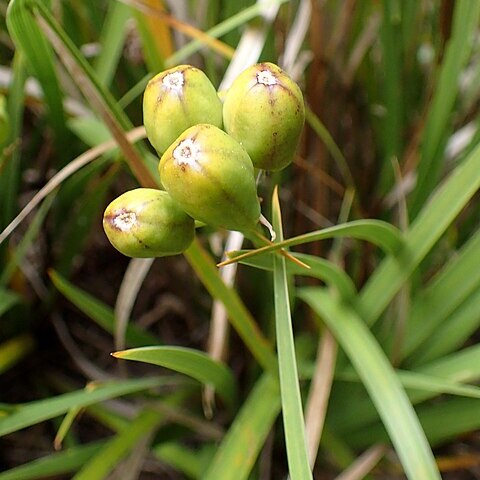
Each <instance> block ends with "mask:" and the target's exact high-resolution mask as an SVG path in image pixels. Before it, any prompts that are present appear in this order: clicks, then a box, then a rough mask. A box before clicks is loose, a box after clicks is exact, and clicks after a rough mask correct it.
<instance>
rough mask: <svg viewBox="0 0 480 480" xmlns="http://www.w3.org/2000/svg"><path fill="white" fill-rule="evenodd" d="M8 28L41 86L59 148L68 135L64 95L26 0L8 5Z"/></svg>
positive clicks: (48, 49)
mask: <svg viewBox="0 0 480 480" xmlns="http://www.w3.org/2000/svg"><path fill="white" fill-rule="evenodd" d="M6 21H7V26H8V30H9V32H10V35H11V36H12V38H13V39H14V41H15V44H16V45H17V46H18V47H19V49H20V50H21V51H22V52H23V54H24V55H25V58H26V59H27V62H28V63H29V65H30V66H31V68H32V70H33V72H35V76H36V78H37V79H38V80H39V82H40V84H41V85H42V90H43V94H44V96H45V101H46V103H47V104H48V109H49V118H50V122H51V124H52V125H53V127H54V131H55V134H56V136H57V141H58V146H59V148H62V145H63V146H64V145H65V144H66V143H65V142H66V141H67V138H68V135H67V130H66V128H65V115H64V111H63V94H62V91H61V88H60V85H59V82H58V78H57V74H56V70H55V63H54V56H53V51H52V48H51V46H50V45H49V44H48V42H47V41H46V39H45V37H44V36H43V35H42V32H41V30H40V28H39V27H38V25H37V23H36V21H35V19H34V16H33V13H32V2H31V1H29V0H12V1H11V2H10V3H9V4H8V10H7V18H6Z"/></svg>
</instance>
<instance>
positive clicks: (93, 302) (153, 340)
mask: <svg viewBox="0 0 480 480" xmlns="http://www.w3.org/2000/svg"><path fill="white" fill-rule="evenodd" d="M49 275H50V279H51V280H52V282H53V284H54V285H55V287H56V288H57V290H58V291H59V292H60V293H61V294H62V295H64V296H65V297H66V298H67V299H68V300H70V301H71V302H72V303H73V304H74V305H75V306H76V307H77V308H78V309H79V310H80V311H81V312H83V313H84V314H85V315H86V316H87V317H89V318H91V319H92V320H93V321H94V322H95V323H96V324H97V325H99V326H100V327H102V328H103V329H104V330H106V331H107V332H109V333H111V334H112V335H113V333H114V330H115V316H114V314H113V310H112V309H111V308H110V307H107V306H106V305H105V304H103V303H102V302H100V300H98V299H97V298H95V297H94V296H93V295H90V294H88V293H86V292H84V291H83V290H81V289H80V288H78V287H76V286H75V285H73V284H72V283H70V282H68V281H67V280H66V279H65V278H63V277H62V276H61V275H59V274H58V273H57V272H55V271H54V270H50V271H49ZM126 339H127V343H128V344H130V345H132V346H144V345H152V344H157V343H158V342H159V339H158V338H157V337H155V336H154V335H152V334H150V333H148V332H146V331H144V330H141V329H140V328H138V327H136V326H135V325H132V324H129V325H128V326H127V330H126Z"/></svg>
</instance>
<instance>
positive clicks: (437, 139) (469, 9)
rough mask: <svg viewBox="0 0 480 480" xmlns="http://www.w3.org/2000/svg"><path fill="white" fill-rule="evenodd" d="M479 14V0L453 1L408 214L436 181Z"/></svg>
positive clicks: (419, 203) (414, 211) (413, 215)
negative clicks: (446, 38)
mask: <svg viewBox="0 0 480 480" xmlns="http://www.w3.org/2000/svg"><path fill="white" fill-rule="evenodd" d="M479 17H480V3H479V2H477V1H476V0H464V1H463V2H456V3H455V10H454V17H453V26H452V33H451V36H450V38H449V40H448V44H447V48H446V51H445V56H444V59H443V61H442V63H441V67H440V72H439V77H438V82H437V84H436V85H435V89H434V97H433V99H432V104H431V107H430V109H429V112H428V118H427V123H426V126H425V133H424V135H423V142H422V150H421V162H420V164H419V166H418V178H417V184H416V187H415V190H414V192H413V195H412V198H411V209H410V213H411V215H412V217H415V216H416V215H417V214H418V212H419V211H420V209H421V208H422V206H423V204H424V203H425V201H426V200H427V198H428V196H429V195H430V193H431V192H432V190H433V189H434V187H435V185H437V183H438V179H439V177H440V173H441V168H442V164H443V156H444V155H443V153H444V152H443V150H444V148H445V142H446V139H447V138H448V134H447V132H448V129H449V123H450V121H451V118H452V109H453V107H454V104H455V99H456V97H457V95H458V92H459V89H458V81H459V77H460V75H461V73H462V70H463V68H464V67H465V65H466V62H467V61H468V58H469V56H470V54H471V51H472V47H473V45H474V42H473V38H474V36H475V34H476V31H477V26H478V20H479Z"/></svg>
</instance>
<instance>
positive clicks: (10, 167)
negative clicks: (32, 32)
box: [0, 50, 27, 228]
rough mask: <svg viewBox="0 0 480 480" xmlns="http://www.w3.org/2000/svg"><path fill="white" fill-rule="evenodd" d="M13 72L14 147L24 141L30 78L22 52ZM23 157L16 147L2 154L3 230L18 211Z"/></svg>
mask: <svg viewBox="0 0 480 480" xmlns="http://www.w3.org/2000/svg"><path fill="white" fill-rule="evenodd" d="M12 70H13V80H12V83H11V87H10V90H9V95H8V119H9V129H10V135H9V138H8V141H7V142H8V143H9V144H10V145H12V146H14V145H17V144H18V142H20V138H21V132H22V126H23V111H24V95H25V93H24V92H25V81H26V79H27V69H26V65H25V59H24V57H23V54H22V53H21V51H20V50H17V51H16V52H15V55H14V57H13V65H12ZM20 157H21V149H20V148H13V149H10V150H9V151H7V152H5V151H3V153H0V159H2V162H1V167H0V200H1V204H2V208H1V212H0V219H1V223H0V225H1V226H2V228H3V227H4V226H5V225H7V224H8V222H10V220H11V219H12V218H13V216H14V215H15V212H16V210H17V208H18V207H17V194H18V185H19V182H20ZM3 162H5V163H3Z"/></svg>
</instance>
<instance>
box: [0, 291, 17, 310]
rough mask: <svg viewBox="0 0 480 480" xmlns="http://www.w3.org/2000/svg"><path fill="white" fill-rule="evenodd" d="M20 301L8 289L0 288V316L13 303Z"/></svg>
mask: <svg viewBox="0 0 480 480" xmlns="http://www.w3.org/2000/svg"><path fill="white" fill-rule="evenodd" d="M19 302H20V297H19V295H17V294H16V293H14V292H11V291H10V290H5V289H4V288H0V317H1V316H2V315H3V314H4V313H5V312H8V310H10V309H11V308H12V307H13V306H14V305H15V304H17V303H19Z"/></svg>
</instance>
